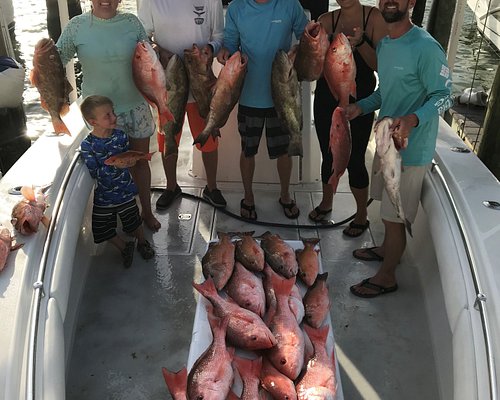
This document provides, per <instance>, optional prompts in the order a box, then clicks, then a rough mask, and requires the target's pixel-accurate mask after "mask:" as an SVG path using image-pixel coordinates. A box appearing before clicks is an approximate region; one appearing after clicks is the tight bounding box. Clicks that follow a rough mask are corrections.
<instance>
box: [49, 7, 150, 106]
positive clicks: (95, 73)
mask: <svg viewBox="0 0 500 400" xmlns="http://www.w3.org/2000/svg"><path fill="white" fill-rule="evenodd" d="M142 40H148V36H147V34H146V31H145V30H144V27H143V26H142V24H141V22H140V21H139V19H138V18H137V17H136V16H135V15H133V14H130V13H120V12H119V13H118V14H117V15H116V16H114V17H113V18H110V19H101V18H97V17H96V16H94V15H92V14H91V13H90V12H87V13H84V14H81V15H77V16H75V17H73V18H72V19H71V20H70V21H69V23H68V25H67V26H66V28H65V29H64V31H63V32H62V34H61V37H60V38H59V40H58V41H57V47H58V49H59V54H60V55H61V60H62V62H63V65H66V64H67V63H68V61H69V60H71V58H73V57H74V56H75V54H77V56H78V60H79V61H80V63H81V65H82V72H83V83H82V96H83V97H86V96H89V95H93V94H99V95H102V96H107V97H109V98H110V99H111V100H112V101H113V105H114V109H115V112H116V113H117V114H121V113H124V112H127V111H130V110H132V109H133V108H135V107H137V106H138V105H140V104H141V103H143V102H144V97H143V96H142V94H141V93H140V92H139V90H138V89H137V88H136V86H135V84H134V80H133V78H132V59H133V55H134V50H135V46H136V44H137V42H139V41H142Z"/></svg>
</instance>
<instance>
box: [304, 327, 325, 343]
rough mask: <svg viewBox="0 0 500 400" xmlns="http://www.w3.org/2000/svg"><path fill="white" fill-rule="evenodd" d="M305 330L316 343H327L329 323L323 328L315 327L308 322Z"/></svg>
mask: <svg viewBox="0 0 500 400" xmlns="http://www.w3.org/2000/svg"><path fill="white" fill-rule="evenodd" d="M303 327H304V330H305V331H306V333H307V336H309V338H310V339H311V341H312V342H313V344H314V343H318V344H320V345H323V346H324V345H325V343H326V338H327V337H328V331H329V330H330V326H329V325H324V326H322V327H321V328H317V329H316V328H313V327H312V326H309V325H307V324H304V326H303Z"/></svg>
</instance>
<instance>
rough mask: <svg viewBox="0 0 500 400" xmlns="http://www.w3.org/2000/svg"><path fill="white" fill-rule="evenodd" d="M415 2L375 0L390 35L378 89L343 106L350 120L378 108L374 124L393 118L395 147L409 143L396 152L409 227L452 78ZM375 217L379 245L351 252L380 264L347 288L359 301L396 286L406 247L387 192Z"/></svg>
mask: <svg viewBox="0 0 500 400" xmlns="http://www.w3.org/2000/svg"><path fill="white" fill-rule="evenodd" d="M415 2H416V0H380V4H379V7H380V10H381V12H382V15H383V17H384V19H385V21H386V22H387V25H388V29H389V35H388V36H386V37H385V38H384V39H382V40H381V41H380V43H379V45H378V47H377V62H378V75H379V88H378V89H377V90H376V91H375V92H374V93H373V94H372V95H371V96H369V97H367V98H365V99H363V100H360V101H359V102H357V103H356V104H351V105H349V106H348V108H347V116H348V118H349V119H353V118H355V117H356V116H358V115H360V114H366V113H369V112H372V111H375V110H377V109H380V111H379V116H378V119H379V120H381V119H382V118H384V117H390V118H392V119H393V124H392V126H391V128H392V129H394V131H395V133H394V138H395V139H396V140H397V141H398V142H400V143H403V141H405V140H406V139H407V140H408V144H407V147H406V148H405V149H403V150H401V151H400V154H401V157H402V164H403V166H404V169H403V172H402V174H401V188H400V189H401V197H402V202H403V208H404V210H405V216H406V219H407V220H408V221H409V222H410V223H412V222H413V221H414V219H415V217H416V213H417V209H418V204H419V201H420V194H421V189H422V183H423V178H424V175H425V173H426V171H427V170H428V168H429V166H430V164H431V162H432V158H433V156H434V151H435V147H436V139H437V133H438V124H439V114H441V113H443V112H444V111H446V110H447V109H448V108H449V107H451V105H452V104H453V99H452V97H451V75H450V71H449V68H448V64H447V61H446V55H445V53H444V51H443V49H442V48H441V46H440V45H439V43H438V42H437V41H436V40H434V39H433V38H432V36H431V35H429V33H427V32H426V31H425V30H423V29H421V28H419V27H416V26H414V25H413V24H412V22H411V20H410V10H411V9H412V8H413V7H414V5H415ZM380 213H381V217H382V221H383V223H384V226H385V235H384V241H383V243H382V245H381V246H379V247H373V248H368V249H367V248H363V249H358V250H355V251H354V252H353V255H354V257H355V258H358V259H361V260H364V261H381V262H382V264H381V266H380V269H379V270H378V272H377V273H376V274H375V275H374V276H373V277H371V278H368V279H365V280H363V281H362V282H360V283H359V284H357V285H354V286H351V292H352V293H353V294H354V295H356V296H359V297H375V296H378V295H381V294H385V293H389V292H394V291H395V290H397V288H398V286H397V283H396V275H395V272H396V266H397V264H399V262H400V259H401V256H402V255H403V252H404V249H405V247H406V232H405V224H404V222H403V221H402V220H401V219H399V217H398V216H397V214H396V213H395V210H394V207H392V205H391V204H390V201H389V200H388V198H387V195H386V193H383V194H382V205H381V212H380Z"/></svg>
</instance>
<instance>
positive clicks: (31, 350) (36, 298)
mask: <svg viewBox="0 0 500 400" xmlns="http://www.w3.org/2000/svg"><path fill="white" fill-rule="evenodd" d="M79 158H80V152H79V151H76V154H75V155H74V157H73V159H72V160H71V163H70V165H69V167H68V169H67V171H66V173H65V174H64V177H63V180H62V183H61V188H60V189H59V190H58V193H57V198H56V200H55V202H54V204H53V205H52V209H53V211H52V218H51V219H50V223H49V227H48V229H47V237H46V238H45V242H44V245H43V252H42V257H41V259H40V267H39V269H38V278H37V280H36V282H34V283H33V289H34V295H33V300H32V307H31V309H32V310H33V313H32V315H31V320H30V327H29V331H30V334H29V342H28V346H29V347H28V362H27V385H26V399H27V400H35V398H36V361H37V360H36V353H37V343H38V326H39V319H40V305H41V301H42V298H43V297H44V296H45V292H44V279H45V271H46V269H47V258H48V255H49V251H50V248H51V244H52V237H53V235H54V229H55V227H56V226H57V225H58V223H59V213H60V209H61V203H62V200H63V198H64V196H65V194H66V189H67V187H68V182H69V180H70V178H71V174H72V173H73V171H74V169H75V167H76V165H77V164H78V160H79Z"/></svg>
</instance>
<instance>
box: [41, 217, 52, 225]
mask: <svg viewBox="0 0 500 400" xmlns="http://www.w3.org/2000/svg"><path fill="white" fill-rule="evenodd" d="M41 223H42V224H43V226H45V227H46V228H48V227H49V224H50V219H49V218H48V217H46V216H45V215H44V216H43V217H42V219H41Z"/></svg>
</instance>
